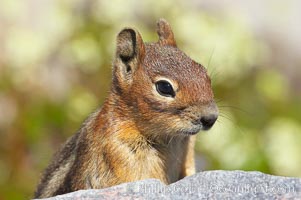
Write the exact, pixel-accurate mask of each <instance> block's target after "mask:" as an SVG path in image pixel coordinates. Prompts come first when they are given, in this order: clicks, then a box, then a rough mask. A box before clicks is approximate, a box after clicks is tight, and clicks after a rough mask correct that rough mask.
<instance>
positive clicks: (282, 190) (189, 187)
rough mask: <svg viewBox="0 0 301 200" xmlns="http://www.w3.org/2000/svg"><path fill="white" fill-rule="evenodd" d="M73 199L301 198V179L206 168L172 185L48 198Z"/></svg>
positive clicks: (142, 184)
mask: <svg viewBox="0 0 301 200" xmlns="http://www.w3.org/2000/svg"><path fill="white" fill-rule="evenodd" d="M70 199H89V200H93V199H150V200H151V199H154V200H155V199H176V200H177V199H179V200H180V199H181V200H182V199H301V179H299V178H289V177H280V176H272V175H267V174H264V173H261V172H244V171H206V172H200V173H197V174H195V175H193V176H190V177H186V178H184V179H182V180H180V181H178V182H176V183H173V184H171V185H168V186H166V185H164V184H163V183H161V182H160V181H159V180H156V179H147V180H142V181H137V182H132V183H124V184H121V185H117V186H113V187H110V188H105V189H101V190H79V191H76V192H72V193H69V194H65V195H59V196H56V197H52V198H48V199H47V200H70Z"/></svg>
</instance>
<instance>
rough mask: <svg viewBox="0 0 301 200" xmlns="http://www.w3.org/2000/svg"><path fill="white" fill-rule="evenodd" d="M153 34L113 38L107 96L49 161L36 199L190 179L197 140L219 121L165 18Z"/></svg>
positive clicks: (207, 88) (195, 66)
mask: <svg viewBox="0 0 301 200" xmlns="http://www.w3.org/2000/svg"><path fill="white" fill-rule="evenodd" d="M157 34H158V36H159V40H158V42H154V43H144V42H143V40H142V37H141V35H140V33H139V32H138V31H137V30H136V29H134V28H124V29H123V30H122V31H121V32H120V33H119V34H118V36H117V45H116V46H117V47H116V55H115V60H114V62H113V67H112V68H113V70H112V74H113V75H112V84H111V88H110V92H109V95H108V97H107V98H106V100H105V102H104V103H103V105H102V107H101V108H99V109H98V110H96V111H95V112H94V113H92V114H91V115H90V116H89V117H88V118H87V119H86V120H85V122H84V123H83V124H82V126H81V128H80V129H79V131H78V132H77V133H76V134H75V135H73V136H72V137H71V138H69V139H68V140H67V142H66V143H65V144H64V145H63V146H62V147H61V149H60V150H59V151H58V152H57V153H56V154H55V155H54V158H53V160H52V162H51V164H50V165H49V166H48V167H47V168H46V170H45V172H44V174H43V176H42V178H41V180H40V183H39V185H38V186H37V189H36V191H35V198H46V197H51V196H56V195H60V194H64V193H69V192H72V191H76V190H81V189H101V188H106V187H110V186H113V185H117V184H121V183H124V182H132V181H137V180H142V179H147V178H156V179H159V180H161V181H162V182H163V183H165V184H170V183H173V182H176V181H178V180H179V179H182V178H183V177H185V176H190V175H192V174H194V173H195V163H194V143H195V137H196V134H197V133H198V132H199V131H201V130H208V129H210V128H211V127H212V126H213V124H214V123H215V121H216V120H217V118H218V107H217V105H216V103H215V101H214V95H213V91H212V88H211V80H210V77H209V76H208V74H207V72H206V69H205V68H204V67H203V66H202V65H201V64H199V63H197V62H195V61H193V60H192V59H191V58H190V57H188V56H187V55H186V54H185V53H183V52H182V51H181V50H180V49H178V48H177V44H176V41H175V39H174V34H173V32H172V29H171V26H170V25H169V23H168V22H167V21H166V20H165V19H159V20H158V22H157Z"/></svg>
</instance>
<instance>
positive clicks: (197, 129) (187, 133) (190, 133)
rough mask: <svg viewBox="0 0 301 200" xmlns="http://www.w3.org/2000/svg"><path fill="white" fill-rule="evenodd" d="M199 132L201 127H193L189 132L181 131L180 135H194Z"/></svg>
mask: <svg viewBox="0 0 301 200" xmlns="http://www.w3.org/2000/svg"><path fill="white" fill-rule="evenodd" d="M200 130H201V127H195V128H192V129H190V130H183V131H182V134H184V135H196V134H197V133H198V132H200Z"/></svg>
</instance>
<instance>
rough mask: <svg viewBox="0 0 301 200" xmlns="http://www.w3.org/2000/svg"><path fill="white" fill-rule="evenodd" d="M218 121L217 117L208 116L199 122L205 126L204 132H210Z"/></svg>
mask: <svg viewBox="0 0 301 200" xmlns="http://www.w3.org/2000/svg"><path fill="white" fill-rule="evenodd" d="M216 120H217V115H208V116H203V117H201V118H200V120H199V122H200V123H201V124H202V125H203V130H209V129H210V128H211V127H212V126H213V124H214V123H215V121H216Z"/></svg>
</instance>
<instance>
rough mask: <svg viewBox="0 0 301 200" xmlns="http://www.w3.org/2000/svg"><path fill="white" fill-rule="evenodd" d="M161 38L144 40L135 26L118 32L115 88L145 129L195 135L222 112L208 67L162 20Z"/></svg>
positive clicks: (125, 108) (126, 109)
mask: <svg viewBox="0 0 301 200" xmlns="http://www.w3.org/2000/svg"><path fill="white" fill-rule="evenodd" d="M157 33H158V35H159V40H158V42H156V43H144V42H143V40H142V37H141V35H140V34H139V32H138V31H137V30H135V29H133V28H125V29H123V30H122V31H121V32H120V33H119V34H118V36H117V49H116V58H115V61H114V66H113V85H112V91H113V93H114V95H115V98H117V99H119V100H118V103H116V107H117V109H119V110H120V111H121V112H120V113H123V114H124V115H126V117H128V118H130V119H131V120H133V121H134V122H135V124H136V126H137V128H138V129H139V130H140V131H141V132H142V133H144V134H147V135H154V136H156V137H158V136H159V135H162V136H166V134H168V135H171V136H174V135H192V134H196V133H198V132H199V131H200V130H207V129H210V128H211V127H212V125H213V124H214V122H215V121H216V119H217V117H218V109H217V106H216V104H215V102H214V99H213V92H212V89H211V81H210V78H209V76H208V75H207V72H206V69H205V68H204V67H203V66H202V65H201V64H199V63H197V62H195V61H193V60H192V59H191V58H189V57H188V56H187V55H186V54H185V53H183V52H182V51H181V50H179V49H178V48H177V44H176V41H175V39H174V34H173V32H172V30H171V27H170V25H169V24H168V22H167V21H166V20H164V19H160V20H159V21H158V22H157Z"/></svg>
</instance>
